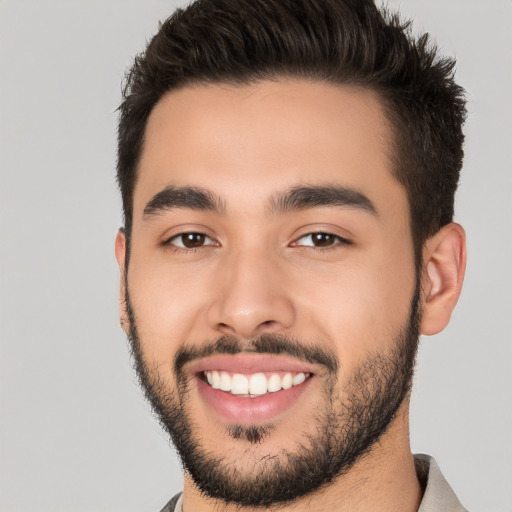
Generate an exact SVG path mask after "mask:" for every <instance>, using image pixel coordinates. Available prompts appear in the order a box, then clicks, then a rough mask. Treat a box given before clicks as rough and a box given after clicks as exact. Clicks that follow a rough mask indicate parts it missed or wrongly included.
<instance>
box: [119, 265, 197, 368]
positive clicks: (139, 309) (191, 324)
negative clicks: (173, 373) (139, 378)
mask: <svg viewBox="0 0 512 512" xmlns="http://www.w3.org/2000/svg"><path fill="white" fill-rule="evenodd" d="M145 262H146V263H149V264H147V265H144V266H142V265H135V264H134V265H133V266H132V267H131V268H130V269H129V274H128V286H129V293H130V299H131V302H132V306H133V310H134V312H135V316H136V321H137V329H138V334H139V338H140V342H141V346H142V349H143V351H144V353H145V354H146V356H147V357H148V358H152V359H162V358H165V359H169V358H171V357H172V356H173V355H174V353H175V351H176V350H177V348H178V347H179V346H180V344H181V343H183V341H186V340H191V339H193V340H194V341H203V339H202V338H203V337H204V335H203V336H202V335H201V332H200V329H199V326H200V325H201V322H202V316H204V307H203V305H204V302H205V301H206V297H205V285H206V283H205V281H204V279H203V278H202V277H201V276H199V275H197V274H196V275H194V276H190V275H189V273H187V272H185V271H183V270H180V269H175V268H174V269H172V270H171V269H170V268H169V267H168V266H166V265H161V264H158V262H156V261H152V262H151V260H149V259H146V260H145ZM132 268H133V271H132Z"/></svg>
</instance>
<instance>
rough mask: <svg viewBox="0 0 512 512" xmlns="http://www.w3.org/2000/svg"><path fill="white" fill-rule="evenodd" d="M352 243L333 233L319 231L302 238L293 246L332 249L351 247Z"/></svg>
mask: <svg viewBox="0 0 512 512" xmlns="http://www.w3.org/2000/svg"><path fill="white" fill-rule="evenodd" d="M350 244H351V242H350V241H349V240H346V239H345V238H342V237H341V236H338V235H333V234H332V233H324V232H322V231H318V232H317V233H308V234H307V235H304V236H302V237H300V238H299V239H298V240H297V241H296V242H295V243H294V244H293V245H296V246H302V247H320V248H321V247H331V246H345V245H350Z"/></svg>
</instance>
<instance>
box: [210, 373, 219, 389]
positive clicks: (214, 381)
mask: <svg viewBox="0 0 512 512" xmlns="http://www.w3.org/2000/svg"><path fill="white" fill-rule="evenodd" d="M211 374H212V388H213V389H219V386H220V376H219V372H215V371H214V372H211Z"/></svg>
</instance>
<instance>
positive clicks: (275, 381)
mask: <svg viewBox="0 0 512 512" xmlns="http://www.w3.org/2000/svg"><path fill="white" fill-rule="evenodd" d="M267 390H268V391H269V393H275V392H276V391H281V377H279V375H277V373H274V374H273V375H271V376H270V378H269V379H268V380H267Z"/></svg>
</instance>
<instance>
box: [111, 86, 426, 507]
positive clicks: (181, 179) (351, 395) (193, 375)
mask: <svg viewBox="0 0 512 512" xmlns="http://www.w3.org/2000/svg"><path fill="white" fill-rule="evenodd" d="M391 145H392V141H391V131H390V128H389V126H388V124H387V121H386V118H385V116H384V114H383V111H382V108H381V106H380V103H379V100H378V98H377V97H376V96H375V95H374V94H372V93H371V92H369V91H364V90H360V89H355V88H348V87H342V86H335V85H328V84H322V83H309V82H303V81H279V82H261V83H257V84H254V85H250V86H239V87H235V86H228V85H225V86H224V85H209V86H197V87H187V88H183V89H181V90H178V91H173V92H171V93H169V94H168V95H167V96H165V97H164V98H163V99H162V100H161V101H160V102H159V103H158V104H157V106H156V107H155V108H154V110H153V112H152V114H151V116H150V118H149V121H148V125H147V130H146V136H145V143H144V148H143V152H142V155H141V161H140V166H139V175H138V180H137V183H136V186H135V191H134V210H133V211H134V217H133V230H132V235H131V246H130V262H129V266H128V268H127V269H125V271H126V280H125V284H126V286H125V290H124V291H123V295H124V298H126V301H125V312H126V317H127V321H126V325H127V327H126V329H127V331H128V333H129V335H130V338H131V341H132V343H133V346H134V353H135V359H136V362H137V367H138V371H139V374H140V376H141V380H142V382H143V385H144V387H145V389H146V392H147V395H148V396H149V398H150V400H151V402H152V404H153V406H154V407H155V409H156V410H157V411H158V413H159V415H160V417H161V419H162V422H163V423H164V425H165V426H166V427H167V428H168V430H169V432H170V433H171V435H172V437H173V440H174V442H175V444H176V446H177V448H178V451H179V452H180V455H181V457H182V459H183V461H184V464H185V468H186V470H187V473H188V476H189V477H191V478H192V479H193V480H194V482H195V485H196V486H197V487H198V488H199V489H201V490H202V491H203V492H205V493H206V494H207V495H209V496H212V497H216V498H219V499H222V500H225V501H234V502H237V503H239V504H242V505H253V506H258V505H259V506H267V505H270V504H272V503H276V502H286V501H290V500H293V499H296V498H297V497H300V496H302V495H304V494H307V493H311V492H313V491H314V490H316V489H318V488H319V487H321V486H323V485H328V484H329V482H331V481H332V480H334V479H336V478H338V477H341V476H342V475H343V474H344V473H346V472H347V471H348V470H349V469H350V468H351V467H352V465H353V464H354V463H355V462H356V461H358V460H359V459H360V458H361V457H362V456H363V455H364V454H365V453H367V452H368V450H370V449H372V447H373V446H374V444H375V441H376V440H377V439H379V437H380V436H381V435H382V434H383V432H384V431H386V429H387V428H388V427H389V426H390V424H391V423H393V422H394V421H398V419H397V416H396V415H395V413H396V411H397V409H398V408H399V406H400V405H401V404H402V402H403V400H404V397H406V395H407V391H408V389H409V384H410V378H411V375H412V367H413V361H414V354H415V349H416V343H417V336H418V316H419V313H418V307H419V306H418V302H419V297H418V286H417V279H416V272H415V264H414V251H413V246H412V237H411V230H410V219H409V209H408V202H407V197H406V193H405V190H404V189H403V187H402V186H401V185H400V184H399V183H398V182H397V181H396V180H395V179H394V178H393V177H392V174H391V168H392V163H391V158H390V157H391V154H390V152H391V149H390V148H391ZM118 248H119V250H118V258H119V260H120V264H121V266H122V267H123V262H124V252H123V237H122V235H119V237H118ZM312 468H313V469H312Z"/></svg>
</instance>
